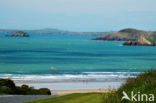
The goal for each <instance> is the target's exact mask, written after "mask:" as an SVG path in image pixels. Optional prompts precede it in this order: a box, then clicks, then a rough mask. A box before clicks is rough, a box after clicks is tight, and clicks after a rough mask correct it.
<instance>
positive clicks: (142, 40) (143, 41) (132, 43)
mask: <svg viewBox="0 0 156 103" xmlns="http://www.w3.org/2000/svg"><path fill="white" fill-rule="evenodd" d="M123 45H128V46H156V43H152V42H150V41H149V40H147V39H145V38H144V37H143V36H141V37H140V38H139V39H138V40H137V41H126V42H125V43H124V44H123Z"/></svg>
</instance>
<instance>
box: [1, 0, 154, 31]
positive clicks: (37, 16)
mask: <svg viewBox="0 0 156 103" xmlns="http://www.w3.org/2000/svg"><path fill="white" fill-rule="evenodd" d="M155 5H156V0H0V28H1V29H27V30H28V29H31V30H33V29H43V28H57V29H62V30H69V31H84V32H87V31H92V32H102V31H117V30H120V29H124V28H136V29H142V30H150V31H154V30H155V31H156V6H155Z"/></svg>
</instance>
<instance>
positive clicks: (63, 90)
mask: <svg viewBox="0 0 156 103" xmlns="http://www.w3.org/2000/svg"><path fill="white" fill-rule="evenodd" d="M124 82H125V80H116V81H115V80H113V81H96V80H95V81H87V82H86V81H57V82H56V81H55V82H52V81H51V82H50V81H44V82H42V81H38V82H33V81H20V82H19V81H16V85H17V86H21V85H23V84H27V85H29V86H31V87H34V88H36V89H39V88H49V89H50V90H51V93H52V95H65V94H72V93H91V92H112V91H116V90H117V89H118V88H119V87H120V86H121V85H122V84H123V83H124Z"/></svg>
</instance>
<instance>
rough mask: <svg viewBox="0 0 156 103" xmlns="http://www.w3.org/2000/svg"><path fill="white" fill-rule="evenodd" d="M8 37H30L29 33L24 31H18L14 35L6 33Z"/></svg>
mask: <svg viewBox="0 0 156 103" xmlns="http://www.w3.org/2000/svg"><path fill="white" fill-rule="evenodd" d="M6 36H7V37H29V34H28V33H26V32H23V31H16V32H14V33H13V34H12V35H6Z"/></svg>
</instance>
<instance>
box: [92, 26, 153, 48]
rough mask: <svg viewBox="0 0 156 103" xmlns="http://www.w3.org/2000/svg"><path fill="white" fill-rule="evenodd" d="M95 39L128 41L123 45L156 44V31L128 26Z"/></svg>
mask: <svg viewBox="0 0 156 103" xmlns="http://www.w3.org/2000/svg"><path fill="white" fill-rule="evenodd" d="M93 40H104V41H126V42H125V43H124V44H123V45H129V46H156V32H148V31H143V30H136V29H131V28H128V29H123V30H120V31H118V32H115V33H113V34H109V35H104V36H101V37H98V38H96V39H93Z"/></svg>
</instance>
